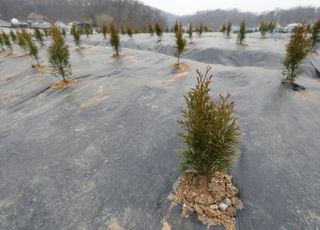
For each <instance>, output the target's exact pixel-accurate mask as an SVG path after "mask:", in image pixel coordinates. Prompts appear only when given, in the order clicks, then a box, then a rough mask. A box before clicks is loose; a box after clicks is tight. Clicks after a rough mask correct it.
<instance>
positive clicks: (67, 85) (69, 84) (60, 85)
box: [50, 80, 78, 89]
mask: <svg viewBox="0 0 320 230" xmlns="http://www.w3.org/2000/svg"><path fill="white" fill-rule="evenodd" d="M77 82H78V80H66V81H59V82H57V83H54V84H53V85H51V86H50V89H65V88H70V87H72V86H74V85H75V84H76V83H77Z"/></svg>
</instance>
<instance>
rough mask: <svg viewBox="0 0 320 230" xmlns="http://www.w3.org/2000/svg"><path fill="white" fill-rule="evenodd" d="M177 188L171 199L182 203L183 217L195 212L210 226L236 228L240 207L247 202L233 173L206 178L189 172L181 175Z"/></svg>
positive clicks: (229, 229)
mask: <svg viewBox="0 0 320 230" xmlns="http://www.w3.org/2000/svg"><path fill="white" fill-rule="evenodd" d="M203 179H205V180H203ZM174 190H175V191H174V193H175V194H171V195H170V196H169V199H170V200H171V201H172V202H174V203H178V204H181V205H182V214H181V215H182V216H183V217H186V218H187V217H188V216H189V215H190V214H192V213H193V212H195V213H196V214H197V216H198V219H199V220H200V221H202V222H203V223H204V224H206V225H223V226H224V227H225V228H226V229H227V230H233V229H235V217H236V214H237V210H239V209H242V208H243V204H242V202H241V200H240V199H239V197H238V189H237V188H236V187H234V186H233V184H232V177H231V176H229V175H227V174H224V173H216V174H215V175H214V176H213V177H212V178H211V179H206V178H199V177H197V176H196V175H195V174H194V173H188V174H186V175H185V176H183V177H181V178H180V180H179V181H178V183H177V184H176V186H175V188H174Z"/></svg>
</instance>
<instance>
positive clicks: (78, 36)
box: [72, 30, 81, 47]
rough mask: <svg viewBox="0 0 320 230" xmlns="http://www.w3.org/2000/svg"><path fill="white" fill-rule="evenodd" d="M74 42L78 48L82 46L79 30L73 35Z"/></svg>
mask: <svg viewBox="0 0 320 230" xmlns="http://www.w3.org/2000/svg"><path fill="white" fill-rule="evenodd" d="M72 35H73V40H74V43H75V45H76V46H78V47H79V46H80V42H81V34H80V32H79V31H78V30H75V31H74V32H73V33H72Z"/></svg>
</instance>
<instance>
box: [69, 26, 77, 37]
mask: <svg viewBox="0 0 320 230" xmlns="http://www.w3.org/2000/svg"><path fill="white" fill-rule="evenodd" d="M77 31H78V29H77V26H76V24H72V27H71V30H70V35H73V34H74V33H76V32H77Z"/></svg>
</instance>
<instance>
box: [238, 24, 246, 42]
mask: <svg viewBox="0 0 320 230" xmlns="http://www.w3.org/2000/svg"><path fill="white" fill-rule="evenodd" d="M246 32H247V28H246V21H245V20H242V21H241V23H240V31H239V34H238V43H239V44H240V45H243V41H244V39H245V38H246Z"/></svg>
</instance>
